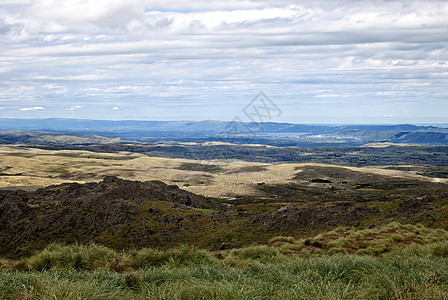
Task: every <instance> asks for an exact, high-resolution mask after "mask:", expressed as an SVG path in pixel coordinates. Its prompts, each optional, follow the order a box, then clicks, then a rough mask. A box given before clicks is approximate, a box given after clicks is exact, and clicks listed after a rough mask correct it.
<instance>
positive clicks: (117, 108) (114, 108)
mask: <svg viewBox="0 0 448 300" xmlns="http://www.w3.org/2000/svg"><path fill="white" fill-rule="evenodd" d="M119 109H120V108H119V107H116V106H114V107H113V108H112V110H119Z"/></svg>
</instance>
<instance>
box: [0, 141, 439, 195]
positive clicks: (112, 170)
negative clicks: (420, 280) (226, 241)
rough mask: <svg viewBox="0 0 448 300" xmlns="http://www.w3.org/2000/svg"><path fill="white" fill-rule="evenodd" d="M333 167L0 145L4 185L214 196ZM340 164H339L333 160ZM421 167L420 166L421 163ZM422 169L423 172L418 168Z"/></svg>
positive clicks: (399, 174) (406, 171)
mask: <svg viewBox="0 0 448 300" xmlns="http://www.w3.org/2000/svg"><path fill="white" fill-rule="evenodd" d="M313 166H315V167H331V166H332V165H328V164H319V163H258V162H244V161H238V160H212V161H197V160H188V159H170V158H161V157H149V156H146V155H143V154H138V153H131V152H120V153H117V154H116V153H99V152H90V151H81V150H42V149H37V148H31V147H25V146H1V147H0V168H1V169H0V187H3V188H5V187H22V188H24V189H26V188H28V189H36V188H37V187H42V186H48V185H52V184H60V183H63V182H80V183H81V182H95V181H96V182H97V181H99V180H100V179H101V178H104V176H107V175H113V176H119V177H120V178H123V179H130V180H140V181H147V180H161V181H163V182H165V183H168V184H175V185H178V186H179V187H182V188H184V189H186V190H189V191H191V192H194V193H198V194H201V195H205V196H210V197H218V198H220V197H236V196H260V195H262V194H261V193H260V191H259V190H258V189H257V188H256V185H257V184H261V183H264V184H268V185H269V184H277V185H278V184H287V183H291V182H297V180H295V179H294V177H295V176H296V173H297V172H300V171H301V168H307V167H313ZM333 167H340V166H333ZM342 168H344V169H347V170H351V171H354V172H358V173H363V174H376V175H381V176H387V177H395V178H404V179H409V180H418V181H427V182H444V183H448V178H438V177H429V176H423V175H419V174H418V173H419V172H418V171H415V170H414V169H413V168H417V167H414V166H409V165H405V166H401V169H399V168H397V167H396V166H394V167H390V166H384V167H351V166H343V167H342ZM418 168H419V169H420V170H421V169H422V167H421V166H419V167H418ZM420 173H421V172H420Z"/></svg>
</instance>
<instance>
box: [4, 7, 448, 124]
mask: <svg viewBox="0 0 448 300" xmlns="http://www.w3.org/2000/svg"><path fill="white" fill-rule="evenodd" d="M447 16H448V1H437V0H425V1H411V0H409V1H407V0H406V1H405V0H403V1H387V0H383V1H381V0H376V1H362V0H360V1H353V0H345V1H344V0H305V1H286V0H277V1H267V0H266V1H265V0H242V1H238V0H228V1H217V0H204V1H202V0H186V1H179V0H176V1H173V0H147V1H146V0H91V1H82V0H65V1H62V0H60V1H57V0H2V1H1V3H0V35H1V40H0V117H18V118H48V117H67V118H90V119H113V120H119V119H139V120H205V119H214V120H232V119H233V118H235V117H239V118H240V119H242V120H243V121H244V114H243V113H242V110H243V109H244V107H245V106H246V105H247V104H248V103H249V102H250V101H251V100H252V99H253V98H254V97H255V96H256V95H257V94H258V93H259V92H260V91H263V92H264V93H265V94H266V95H267V96H268V97H269V98H270V99H271V100H272V101H273V102H274V103H275V104H276V105H277V107H278V108H279V109H280V110H281V111H282V114H281V116H276V117H275V118H273V119H272V121H276V122H294V123H448V62H447V59H448V52H447V46H448V18H447Z"/></svg>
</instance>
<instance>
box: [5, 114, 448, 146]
mask: <svg viewBox="0 0 448 300" xmlns="http://www.w3.org/2000/svg"><path fill="white" fill-rule="evenodd" d="M0 130H3V131H10V130H22V131H46V132H58V133H66V134H67V133H68V134H74V133H75V134H97V135H102V136H108V137H119V138H122V139H127V140H138V141H144V142H160V141H177V142H204V141H217V140H218V141H225V142H240V143H261V144H269V145H278V146H302V145H306V146H319V145H325V146H328V145H362V144H366V143H373V142H392V143H415V144H429V145H448V128H443V127H437V126H418V125H411V124H398V125H300V124H293V123H274V122H266V123H241V122H235V121H232V122H225V121H210V120H208V121H134V120H129V121H105V120H83V119H6V118H3V119H0Z"/></svg>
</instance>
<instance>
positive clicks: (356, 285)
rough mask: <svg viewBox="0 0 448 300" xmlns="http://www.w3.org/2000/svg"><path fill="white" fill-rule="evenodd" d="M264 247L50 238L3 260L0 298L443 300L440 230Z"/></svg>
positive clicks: (331, 236)
mask: <svg viewBox="0 0 448 300" xmlns="http://www.w3.org/2000/svg"><path fill="white" fill-rule="evenodd" d="M397 235H399V238H398V237H397ZM402 235H404V236H406V238H405V239H404V240H403V239H402V238H401V236H402ZM372 236H374V237H375V238H376V239H377V240H376V242H375V243H373V244H366V246H365V247H364V248H362V249H369V251H371V252H368V253H367V252H362V251H359V250H362V249H361V248H359V249H357V250H358V251H357V252H354V253H350V251H352V250H351V249H354V248H353V243H355V244H356V243H359V242H360V241H364V240H366V241H372V240H371V237H372ZM417 237H418V239H417ZM414 240H415V241H414ZM404 241H406V242H404ZM407 241H413V242H407ZM270 245H271V246H252V247H246V248H242V249H233V250H226V251H221V252H219V254H221V255H220V257H221V259H217V258H215V256H218V255H217V254H218V253H211V252H209V251H207V250H203V249H197V248H193V247H189V246H181V247H178V248H174V249H169V250H166V251H159V250H155V249H141V250H134V251H129V252H117V251H114V250H112V249H108V248H105V247H102V246H99V245H89V246H84V245H70V246H61V245H56V244H52V245H49V246H48V247H47V248H45V249H44V250H42V251H40V252H38V253H36V254H35V255H33V256H31V257H29V258H24V259H22V260H20V261H12V260H0V270H1V271H0V299H416V300H417V299H448V239H447V236H446V232H445V231H443V230H428V229H427V228H424V227H423V226H420V225H418V226H414V225H401V224H390V225H387V226H384V227H380V228H373V229H366V230H359V231H356V230H353V229H351V228H338V229H336V230H333V231H331V232H327V233H325V234H321V235H318V236H316V237H314V238H310V239H304V240H295V239H294V238H293V237H277V238H274V239H272V240H271V241H270ZM319 247H320V248H319ZM314 248H316V249H318V251H312V250H313V249H314ZM372 249H373V250H372ZM375 249H377V250H375ZM385 249H387V251H385ZM316 253H317V254H316ZM361 254H362V255H361Z"/></svg>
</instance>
